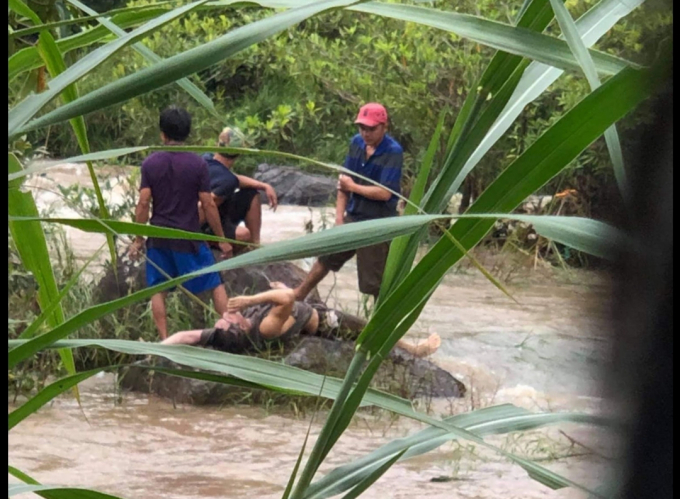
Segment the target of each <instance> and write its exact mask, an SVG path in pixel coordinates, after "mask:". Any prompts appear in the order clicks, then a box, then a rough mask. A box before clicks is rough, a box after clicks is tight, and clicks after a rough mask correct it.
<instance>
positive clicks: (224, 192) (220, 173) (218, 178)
mask: <svg viewBox="0 0 680 499" xmlns="http://www.w3.org/2000/svg"><path fill="white" fill-rule="evenodd" d="M203 159H204V160H205V162H206V164H207V165H208V175H209V176H210V191H211V192H212V193H213V194H214V195H215V196H217V197H220V198H224V199H229V198H230V197H231V196H232V195H233V194H234V191H236V189H238V177H237V176H236V175H234V172H232V171H231V170H230V169H229V168H227V167H226V166H224V165H223V164H222V163H220V162H219V161H217V160H216V159H215V157H214V156H213V155H212V154H204V155H203Z"/></svg>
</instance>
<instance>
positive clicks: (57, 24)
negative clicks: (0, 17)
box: [7, 0, 175, 38]
mask: <svg viewBox="0 0 680 499" xmlns="http://www.w3.org/2000/svg"><path fill="white" fill-rule="evenodd" d="M10 1H12V0H10ZM173 3H175V2H174V1H168V2H156V3H153V4H150V5H136V6H133V7H122V8H120V9H111V10H107V11H106V12H104V13H102V14H93V15H89V16H82V17H74V18H72V19H62V20H59V21H53V22H49V23H44V24H42V23H40V22H38V23H36V24H35V26H31V27H30V28H22V29H17V30H15V31H12V32H11V33H8V34H7V38H18V37H22V36H26V35H32V34H33V33H40V32H41V31H45V30H52V29H55V28H61V27H64V26H71V25H73V24H83V23H87V22H90V21H94V20H98V19H101V18H105V17H111V16H113V15H115V14H121V13H123V12H127V13H129V12H139V11H142V10H148V9H158V7H160V6H162V5H170V4H173ZM12 10H15V9H12Z"/></svg>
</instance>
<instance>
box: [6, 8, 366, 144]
mask: <svg viewBox="0 0 680 499" xmlns="http://www.w3.org/2000/svg"><path fill="white" fill-rule="evenodd" d="M206 1H207V0H200V1H199V2H195V3H193V4H190V5H188V6H185V7H181V8H179V9H175V10H173V11H171V12H170V13H168V14H164V15H163V16H161V17H159V18H158V19H156V20H154V21H151V22H149V23H147V24H146V25H145V26H144V27H142V28H139V29H137V30H135V31H133V32H132V33H130V34H128V35H127V36H126V37H124V38H120V39H118V40H117V41H115V42H111V43H110V44H108V45H105V46H104V47H102V48H101V49H99V50H101V52H99V55H101V56H102V57H108V56H110V55H112V54H113V52H114V51H115V50H117V48H118V47H121V48H122V47H123V46H124V45H126V44H128V43H132V42H134V41H136V40H137V38H140V37H141V36H143V35H144V34H145V33H146V32H149V31H152V30H154V29H156V28H158V27H160V26H161V25H162V24H164V23H166V22H170V21H171V20H172V19H174V18H176V17H178V16H180V15H182V14H184V13H185V12H187V11H189V10H191V9H193V8H195V7H197V6H199V5H200V4H202V3H205V2H206ZM353 1H355V0H323V1H320V2H313V3H312V4H308V5H303V6H302V7H299V8H296V9H291V10H289V11H286V12H282V13H280V14H276V15H273V16H271V17H268V18H266V19H262V20H260V21H257V22H254V23H251V24H248V25H246V26H243V27H241V28H238V29H235V30H233V31H231V32H229V33H227V34H226V35H224V36H222V37H220V38H218V39H217V40H213V41H212V42H209V43H206V44H204V45H200V46H198V47H196V48H194V49H191V50H188V51H186V52H183V53H181V54H177V55H175V56H173V57H170V58H168V59H166V60H164V61H163V62H161V63H158V64H155V65H153V66H151V67H148V68H146V69H143V70H141V71H138V72H137V73H134V74H132V75H130V76H126V77H124V78H121V79H119V80H117V81H115V82H112V83H110V84H108V85H106V86H104V87H102V88H99V89H97V90H95V91H93V92H90V93H89V94H87V95H86V96H83V97H81V98H80V99H78V100H77V101H75V102H73V103H71V104H68V105H65V106H62V107H60V108H58V109H55V110H54V111H52V112H50V113H47V114H46V115H44V116H42V117H40V118H37V119H35V120H33V121H31V122H30V123H28V124H27V125H26V126H23V125H24V124H25V123H26V121H27V120H28V119H30V118H31V117H32V116H33V115H34V114H35V112H37V109H40V108H41V107H42V105H44V103H46V102H47V101H49V96H47V97H42V98H41V99H39V100H36V101H35V102H36V103H35V104H33V105H31V106H28V105H27V106H25V107H28V109H27V110H24V109H21V110H20V111H21V112H20V111H19V110H17V111H14V110H13V112H12V113H10V114H11V115H12V116H11V118H10V127H9V128H10V130H9V135H10V136H13V135H17V134H20V133H24V132H26V131H28V130H35V129H36V128H41V127H44V126H48V125H51V124H55V123H59V122H61V121H64V120H67V119H71V118H73V117H75V116H81V115H84V114H87V113H89V112H92V111H95V110H97V109H102V108H104V107H107V106H111V105H113V104H117V103H119V102H123V101H125V100H127V99H131V98H132V97H136V96H137V95H141V94H144V93H146V92H149V91H151V90H155V89H157V88H159V87H162V86H164V85H167V84H169V83H172V82H174V81H176V80H178V79H180V78H184V77H186V76H189V75H191V74H193V73H196V72H197V71H200V70H202V69H205V68H207V67H210V66H212V65H213V64H215V63H217V62H219V61H221V60H223V59H226V58H227V57H230V56H232V55H233V54H235V53H237V52H240V51H241V50H243V49H245V48H247V47H249V46H251V45H253V44H255V43H258V42H260V41H262V40H265V39H267V38H269V37H270V36H273V35H275V34H277V33H279V32H281V31H283V30H284V29H286V28H288V27H290V26H292V25H294V24H297V23H299V22H300V21H303V20H304V19H307V18H308V17H310V16H313V15H315V14H318V13H319V12H323V11H324V10H327V9H333V8H337V7H342V6H346V5H349V4H351V3H353ZM133 34H134V35H133ZM95 53H97V51H95V52H93V53H91V54H90V55H88V56H86V57H85V58H83V59H81V61H85V60H87V59H88V58H90V59H94V57H93V54H95ZM81 61H79V63H80V66H81V68H82V69H83V74H82V75H81V76H84V74H86V72H87V71H89V70H91V69H92V68H93V67H94V65H93V64H91V63H89V61H88V63H87V65H86V63H81ZM79 63H77V64H79ZM71 69H73V68H71ZM74 76H75V75H74ZM41 95H42V94H41ZM17 107H19V106H17ZM36 108H37V109H36Z"/></svg>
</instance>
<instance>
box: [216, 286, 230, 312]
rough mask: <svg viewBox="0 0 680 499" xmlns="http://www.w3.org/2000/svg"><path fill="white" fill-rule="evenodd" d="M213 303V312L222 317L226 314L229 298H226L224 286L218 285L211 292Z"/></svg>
mask: <svg viewBox="0 0 680 499" xmlns="http://www.w3.org/2000/svg"><path fill="white" fill-rule="evenodd" d="M212 295H213V302H214V303H215V310H217V313H218V314H220V317H223V316H224V314H225V313H227V307H228V304H229V297H228V296H227V290H226V289H224V284H220V285H219V286H217V287H216V288H215V289H213V292H212Z"/></svg>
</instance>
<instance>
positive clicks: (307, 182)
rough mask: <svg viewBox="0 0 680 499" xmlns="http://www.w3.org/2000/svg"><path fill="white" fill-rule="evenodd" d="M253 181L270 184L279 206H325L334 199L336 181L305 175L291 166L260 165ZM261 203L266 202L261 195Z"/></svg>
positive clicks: (264, 197) (324, 177)
mask: <svg viewBox="0 0 680 499" xmlns="http://www.w3.org/2000/svg"><path fill="white" fill-rule="evenodd" d="M253 177H254V178H255V180H259V181H260V182H266V183H267V184H270V185H271V186H272V187H273V188H274V190H275V191H276V195H277V196H278V199H279V203H280V204H292V205H301V206H325V205H327V204H328V203H329V202H331V201H333V200H334V199H335V193H336V190H337V180H336V179H334V178H332V177H326V176H323V175H314V174H311V173H305V172H304V171H301V170H299V169H298V168H293V167H291V166H275V165H268V164H264V163H263V164H261V165H259V166H258V167H257V171H256V172H255V174H254V175H253ZM262 196H263V198H262V201H263V202H264V203H266V202H267V200H266V196H264V193H262Z"/></svg>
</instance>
